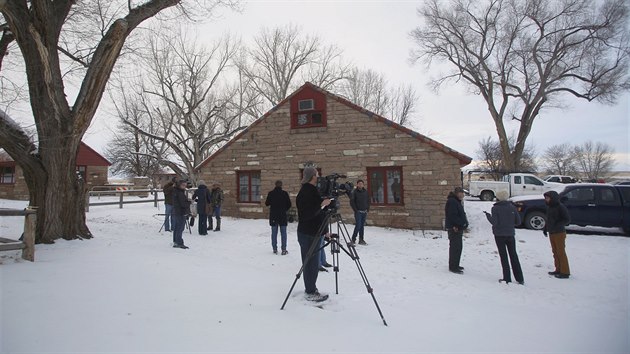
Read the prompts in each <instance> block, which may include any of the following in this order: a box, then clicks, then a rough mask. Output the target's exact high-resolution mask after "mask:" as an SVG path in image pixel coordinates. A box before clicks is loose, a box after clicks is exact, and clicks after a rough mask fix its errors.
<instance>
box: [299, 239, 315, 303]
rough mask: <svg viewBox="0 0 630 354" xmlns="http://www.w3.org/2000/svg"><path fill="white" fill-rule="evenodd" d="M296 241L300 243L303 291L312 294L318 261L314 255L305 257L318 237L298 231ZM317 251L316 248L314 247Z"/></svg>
mask: <svg viewBox="0 0 630 354" xmlns="http://www.w3.org/2000/svg"><path fill="white" fill-rule="evenodd" d="M297 234H298V243H299V244H300V253H301V255H302V264H303V267H304V268H303V269H302V275H303V276H302V278H303V279H304V291H305V292H306V293H307V294H313V293H314V292H316V291H317V285H316V284H317V275H318V274H319V264H318V263H319V262H318V260H317V258H316V257H315V256H316V255H311V256H312V257H311V258H309V259H306V258H307V255H308V251H309V250H310V249H311V246H312V245H313V243H315V247H317V245H318V244H319V243H318V241H319V240H318V238H317V237H315V236H311V235H308V234H305V233H302V232H299V231H298V233H297ZM314 251H317V248H315V249H314Z"/></svg>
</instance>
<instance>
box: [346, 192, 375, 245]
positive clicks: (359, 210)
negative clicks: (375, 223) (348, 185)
mask: <svg viewBox="0 0 630 354" xmlns="http://www.w3.org/2000/svg"><path fill="white" fill-rule="evenodd" d="M350 206H351V207H352V210H353V211H354V231H353V232H352V244H354V243H355V242H356V241H357V234H358V235H359V244H360V245H367V243H365V239H364V237H363V233H364V228H365V220H366V219H367V214H368V212H369V211H370V196H369V195H368V192H367V189H365V188H364V187H363V180H358V181H357V188H355V189H354V190H353V191H352V194H350Z"/></svg>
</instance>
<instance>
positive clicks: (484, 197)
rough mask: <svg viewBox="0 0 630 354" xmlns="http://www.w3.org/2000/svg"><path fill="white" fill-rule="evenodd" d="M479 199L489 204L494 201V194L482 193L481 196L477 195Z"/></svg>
mask: <svg viewBox="0 0 630 354" xmlns="http://www.w3.org/2000/svg"><path fill="white" fill-rule="evenodd" d="M479 199H481V200H483V201H484V202H491V201H492V200H493V199H494V193H492V191H483V192H481V195H479Z"/></svg>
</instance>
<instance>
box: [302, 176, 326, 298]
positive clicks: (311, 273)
mask: <svg viewBox="0 0 630 354" xmlns="http://www.w3.org/2000/svg"><path fill="white" fill-rule="evenodd" d="M316 185H317V169H315V168H314V167H307V168H305V169H304V178H303V179H302V188H301V189H300V192H299V193H298V195H297V197H296V198H295V205H296V206H297V211H298V227H297V234H298V243H299V244H300V252H301V255H302V264H303V278H304V288H305V291H304V292H305V293H306V300H308V301H317V302H319V301H324V300H326V299H328V295H322V294H320V293H319V291H318V290H317V284H316V283H317V274H318V272H319V262H318V257H316V256H313V255H311V257H310V258H308V251H309V250H310V249H311V247H313V250H314V251H317V250H318V245H319V237H320V236H321V235H318V231H319V228H320V226H321V225H322V223H323V222H324V221H325V218H326V215H325V213H324V211H323V209H324V208H325V207H327V206H328V205H330V199H324V198H322V197H321V196H320V195H319V192H318V191H317V187H315V186H316ZM314 254H315V255H318V254H317V253H314Z"/></svg>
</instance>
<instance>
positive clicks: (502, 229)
mask: <svg viewBox="0 0 630 354" xmlns="http://www.w3.org/2000/svg"><path fill="white" fill-rule="evenodd" d="M507 199H508V193H507V191H499V192H497V200H498V202H496V203H494V205H493V206H492V213H491V214H490V213H488V212H485V211H484V213H486V217H487V218H488V221H489V222H490V223H491V224H492V233H493V234H494V241H495V242H496V244H497V249H498V250H499V257H501V267H502V268H503V279H500V280H499V281H500V282H501V281H504V282H505V283H506V284H507V283H510V282H511V281H512V277H511V276H510V263H512V272H513V273H514V278H515V279H516V281H517V282H518V283H519V284H521V285H523V284H525V280H524V279H523V270H522V269H521V263H520V262H519V260H518V254H516V240H515V239H514V234H515V232H514V231H515V230H514V227H515V226H516V225H520V224H521V217H520V215H519V214H518V211H516V207H515V206H514V204H512V202H510V201H508V200H507ZM508 255H509V261H508Z"/></svg>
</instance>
